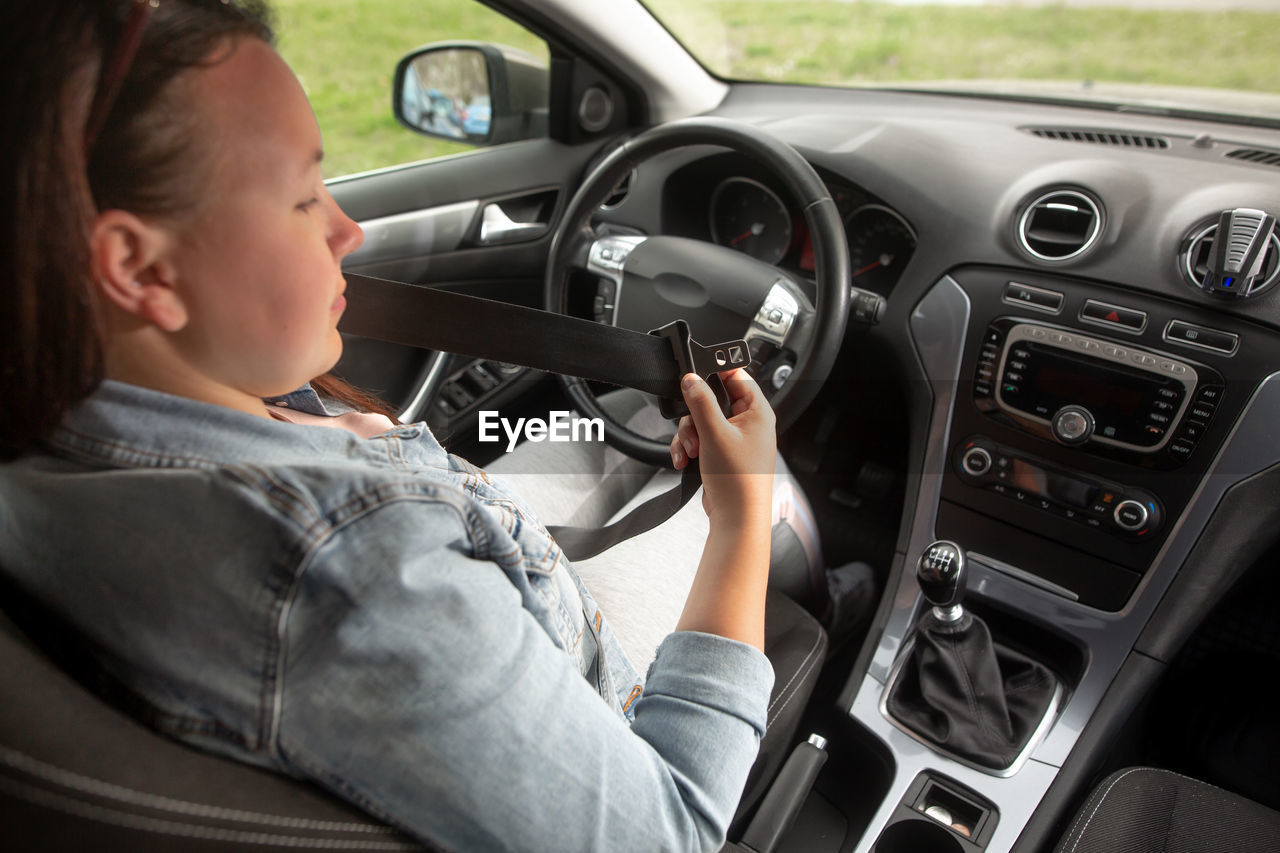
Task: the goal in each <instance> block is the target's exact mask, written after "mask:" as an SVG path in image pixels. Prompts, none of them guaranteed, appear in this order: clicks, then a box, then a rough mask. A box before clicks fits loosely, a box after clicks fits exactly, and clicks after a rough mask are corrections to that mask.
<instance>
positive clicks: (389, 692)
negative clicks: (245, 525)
mask: <svg viewBox="0 0 1280 853" xmlns="http://www.w3.org/2000/svg"><path fill="white" fill-rule="evenodd" d="M374 513H375V514H377V515H378V516H379V517H378V518H377V519H376V523H375V524H372V525H369V532H370V533H372V532H374V531H376V533H377V535H376V536H373V535H367V536H362V535H360V531H359V530H358V529H348V530H346V531H344V532H343V535H335V536H334V537H332V538H331V539H330V541H329V542H327V543H326V544H324V545H323V546H322V547H321V548H319V549H318V550H317V551H316V552H315V554H314V557H313V558H312V560H311V562H310V563H309V564H308V565H307V566H305V567H304V571H303V573H302V575H301V577H300V580H299V582H298V585H297V587H296V589H295V592H294V595H293V599H292V601H291V602H290V604H289V607H288V610H287V616H286V617H285V618H286V620H287V621H286V623H285V625H284V629H285V630H284V639H285V650H284V653H283V657H282V660H281V672H280V678H279V681H278V691H279V695H278V696H277V701H276V708H277V719H276V721H275V738H276V749H277V750H278V757H279V760H280V761H281V762H282V763H283V764H284V765H285V766H286V767H288V768H289V769H290V770H292V771H293V772H296V773H298V774H300V775H304V776H308V777H310V778H313V779H315V780H317V781H318V782H320V783H321V784H322V785H325V786H326V787H329V788H330V789H332V790H334V791H335V792H336V793H338V794H339V795H340V796H343V797H345V798H347V799H349V800H351V801H353V802H354V803H356V804H358V805H360V806H361V807H363V808H365V809H366V810H368V811H370V812H371V813H373V814H377V815H380V816H382V817H383V818H385V819H386V820H388V821H390V822H392V823H394V824H396V825H398V826H400V827H402V828H404V829H406V830H408V831H409V832H410V833H412V834H414V835H416V836H418V837H420V838H423V839H426V840H429V841H431V842H434V843H436V844H440V845H443V846H446V847H451V848H457V849H462V850H490V849H520V850H554V851H571V850H606V849H609V850H714V849H718V848H719V846H720V845H721V844H722V842H723V840H724V834H725V831H726V829H727V827H728V823H729V821H730V819H731V818H732V816H733V812H734V808H735V806H736V804H737V800H738V798H739V796H740V795H741V791H742V787H743V784H744V782H745V779H746V775H747V771H748V770H749V769H750V765H751V763H752V761H753V760H754V758H755V755H756V750H757V748H758V744H759V738H760V736H761V734H762V733H763V730H764V726H765V720H766V709H765V704H766V702H767V697H768V693H769V688H770V686H771V684H772V680H773V672H772V669H771V668H770V666H769V663H768V661H767V659H765V657H764V656H763V655H762V654H761V653H760V652H759V651H757V650H756V649H753V648H751V647H749V646H746V645H743V644H741V643H737V642H734V641H731V640H727V639H724V638H721V637H716V636H711V635H706V634H698V633H693V632H683V633H677V634H673V635H671V636H670V637H668V638H667V640H666V641H665V642H664V643H663V644H662V646H661V647H660V648H659V651H658V656H657V659H656V660H655V662H654V664H653V666H652V668H651V670H650V673H649V678H648V681H647V684H646V687H645V690H644V693H643V695H642V696H641V698H640V699H639V700H638V701H637V702H636V704H635V713H634V723H632V724H631V725H628V723H627V721H626V720H625V719H624V718H623V717H621V716H620V715H619V714H618V713H617V712H616V711H614V710H613V709H611V708H610V707H609V706H608V705H607V704H606V703H605V702H604V701H602V699H601V697H600V695H599V694H598V693H597V692H596V690H595V689H594V688H593V687H592V686H591V685H590V684H589V683H588V681H587V680H586V679H584V678H583V676H582V674H581V673H580V672H579V670H578V669H577V668H576V667H575V666H574V665H573V662H572V661H571V659H570V657H569V656H568V655H566V654H565V653H564V652H563V651H562V650H560V649H558V648H556V647H555V646H554V645H553V643H552V642H551V641H550V639H549V638H548V636H547V634H546V632H545V631H544V630H543V629H542V628H541V627H540V626H539V625H538V623H537V622H536V621H535V620H534V619H533V618H532V617H531V616H530V614H529V613H528V612H527V611H526V610H525V609H524V608H523V607H522V603H521V599H520V594H519V593H518V592H517V591H516V590H515V588H514V587H513V586H512V584H511V583H510V582H509V580H508V578H507V577H506V576H505V575H504V574H503V573H502V571H501V570H500V568H499V567H497V566H496V565H495V564H493V563H491V562H487V561H483V560H477V559H475V558H473V557H471V556H468V554H469V553H470V550H469V548H468V543H467V541H466V537H467V532H466V528H465V526H463V525H458V526H457V528H456V530H455V531H454V532H452V533H450V532H446V531H445V530H444V529H443V526H441V525H433V526H432V527H431V528H430V529H429V530H424V529H423V526H422V525H421V524H420V518H418V519H415V515H414V512H413V507H412V505H409V504H406V503H389V504H384V505H382V506H380V507H379V508H378V509H376V510H374Z"/></svg>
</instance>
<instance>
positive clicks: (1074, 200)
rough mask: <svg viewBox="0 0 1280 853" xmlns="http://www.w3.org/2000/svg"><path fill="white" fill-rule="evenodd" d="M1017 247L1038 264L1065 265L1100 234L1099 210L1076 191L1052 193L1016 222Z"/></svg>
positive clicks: (1092, 201) (1035, 201) (1100, 211)
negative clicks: (1056, 262)
mask: <svg viewBox="0 0 1280 853" xmlns="http://www.w3.org/2000/svg"><path fill="white" fill-rule="evenodd" d="M1017 233H1018V243H1019V245H1021V246H1022V248H1023V249H1024V250H1026V251H1027V252H1028V253H1029V254H1030V255H1031V256H1032V257H1035V258H1039V259H1040V260H1042V261H1067V260H1071V259H1072V258H1077V257H1079V256H1080V255H1082V254H1084V253H1085V252H1086V251H1088V249H1089V248H1090V247H1091V246H1092V245H1093V244H1094V243H1095V242H1096V241H1097V239H1098V235H1100V234H1101V233H1102V209H1101V207H1100V206H1099V205H1098V203H1097V202H1096V201H1094V200H1093V199H1092V198H1090V197H1089V196H1087V195H1085V194H1084V193H1082V192H1078V191H1076V190H1053V191H1052V192H1047V193H1045V194H1044V195H1042V196H1040V197H1038V198H1037V199H1035V200H1034V201H1033V202H1031V203H1030V204H1029V205H1027V208H1026V210H1024V211H1023V213H1022V216H1021V217H1020V218H1019V219H1018V232H1017Z"/></svg>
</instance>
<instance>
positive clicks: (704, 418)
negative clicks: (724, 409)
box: [680, 373, 723, 427]
mask: <svg viewBox="0 0 1280 853" xmlns="http://www.w3.org/2000/svg"><path fill="white" fill-rule="evenodd" d="M680 391H681V393H683V394H684V402H685V404H686V405H687V406H688V407H689V414H690V415H692V416H693V422H694V423H695V424H696V425H698V426H699V427H701V426H704V425H705V426H710V425H711V424H712V423H713V422H714V421H713V420H710V419H712V418H714V417H715V416H716V415H718V414H719V413H720V404H719V403H717V402H716V395H715V393H714V392H713V391H712V390H711V386H710V385H708V384H707V383H706V382H705V381H703V379H702V378H701V377H700V376H698V374H696V373H686V374H685V375H684V376H683V377H682V378H681V379H680ZM721 417H723V415H721Z"/></svg>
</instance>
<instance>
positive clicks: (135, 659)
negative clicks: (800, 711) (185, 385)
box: [0, 381, 773, 851]
mask: <svg viewBox="0 0 1280 853" xmlns="http://www.w3.org/2000/svg"><path fill="white" fill-rule="evenodd" d="M289 400H290V403H291V404H292V405H302V406H304V407H311V408H313V409H315V410H316V411H317V412H319V411H323V410H322V409H319V408H317V407H318V406H319V405H320V404H319V400H318V398H315V396H314V394H313V393H312V392H310V391H309V389H308V390H306V391H304V392H303V393H301V394H297V395H293V396H291V397H290V398H289ZM654 557H655V559H658V558H659V555H654ZM0 564H3V565H4V567H5V570H6V571H7V572H8V573H9V574H11V575H13V576H14V578H15V579H16V580H17V581H18V583H20V584H21V585H22V586H24V587H25V588H26V589H27V590H28V591H29V592H31V593H32V594H33V595H35V596H36V597H37V598H38V599H40V600H42V601H43V602H45V603H47V604H48V605H49V606H50V607H51V608H53V609H54V610H55V611H56V612H57V613H58V614H59V615H60V616H62V617H64V618H65V619H67V620H69V621H70V622H72V623H73V624H75V625H77V626H78V627H79V628H80V629H81V630H82V632H83V634H84V636H85V639H86V640H87V642H88V644H89V645H90V646H91V647H92V648H93V649H94V650H95V653H96V654H97V655H98V657H99V658H100V665H101V666H102V667H103V668H104V669H105V670H106V671H107V673H108V674H109V675H110V676H111V677H112V678H113V679H114V680H116V681H118V682H122V683H123V684H125V685H126V686H127V687H128V689H129V690H130V691H131V692H132V693H133V694H135V695H136V696H138V697H140V698H141V699H142V700H143V701H144V702H145V704H146V706H147V707H148V708H149V709H150V710H151V711H152V713H151V714H150V716H151V718H152V719H151V722H152V723H153V724H154V725H157V726H158V727H160V728H161V729H162V730H164V731H166V732H167V733H169V734H171V735H173V736H175V737H178V738H180V739H182V740H184V741H187V742H189V743H192V744H194V745H197V746H199V747H202V748H205V749H209V750H213V751H216V752H219V753H223V754H226V755H230V756H233V757H235V758H238V759H241V760H243V761H247V762H251V763H254V764H258V765H262V766H266V767H269V768H273V769H275V770H277V771H280V772H284V773H288V774H292V775H295V776H300V777H305V778H308V779H311V780H314V781H315V782H317V783H319V784H320V785H322V786H324V787H326V788H328V789H330V790H332V791H334V792H335V793H337V794H338V795H339V796H341V797H344V798H346V799H348V800H350V801H352V802H353V803H355V804H356V805H358V806H360V807H361V808H363V809H364V810H366V811H368V812H370V813H371V814H374V815H376V816H379V817H381V818H382V819H384V820H387V821H389V822H391V823H393V824H395V825H398V826H400V827H402V828H404V829H405V830H407V831H408V832H410V833H411V834H414V835H417V836H419V837H421V838H423V839H427V840H429V841H431V842H433V843H435V844H439V845H443V846H446V847H454V848H458V849H463V850H481V849H508V848H509V849H528V850H557V851H568V850H605V849H617V850H623V849H625V850H644V849H654V850H659V849H661V850H677V849H678V850H684V849H715V848H717V847H718V846H719V844H720V843H721V841H722V840H723V838H724V833H725V830H726V828H727V826H728V822H729V820H730V818H731V817H732V815H733V811H734V807H735V806H736V803H737V799H738V797H739V796H740V794H741V790H742V786H743V783H744V781H745V779H746V774H747V771H748V769H749V768H750V765H751V762H752V760H753V759H754V757H755V754H756V749H757V746H758V743H759V738H760V736H761V735H762V733H763V730H764V726H765V719H766V716H765V712H766V705H767V702H768V696H769V689H770V687H771V685H772V680H773V672H772V670H771V668H770V666H769V663H768V661H767V659H766V658H765V657H764V656H763V655H762V654H761V653H760V652H758V651H757V650H755V649H753V648H751V647H749V646H746V645H744V644H741V643H737V642H734V641H731V640H727V639H725V638H722V637H716V636H712V635H708V634H700V633H696V632H678V633H675V634H672V635H671V636H669V637H668V638H667V639H666V640H665V641H664V643H663V644H662V645H661V647H660V648H659V650H658V654H657V658H656V660H655V661H654V663H653V665H652V666H651V668H650V670H649V673H648V675H647V678H646V679H645V680H643V681H642V680H641V679H640V678H639V676H638V675H637V673H636V672H635V671H634V669H633V668H632V667H631V665H630V664H629V663H628V662H627V660H626V658H625V656H624V655H623V654H622V652H621V649H620V648H619V646H618V644H617V641H616V639H615V638H614V636H613V635H612V633H611V632H610V630H609V626H608V622H607V621H606V620H604V618H603V617H602V615H601V614H600V613H599V611H598V610H597V609H596V606H595V603H594V602H593V600H592V598H591V595H590V593H589V592H588V591H587V590H586V589H585V588H584V587H583V586H582V584H581V583H580V582H579V581H578V579H577V576H576V575H575V573H574V572H573V570H572V567H571V566H570V565H569V564H568V562H567V561H566V559H565V558H564V556H563V555H562V554H561V553H560V550H559V548H558V547H557V546H556V544H555V542H554V541H553V540H552V539H551V538H550V536H549V535H548V534H547V532H546V530H545V528H544V527H543V526H542V525H541V524H540V523H539V522H538V521H537V520H536V519H535V518H534V517H533V515H532V513H531V512H530V511H529V510H528V509H527V507H526V505H525V504H524V503H523V502H522V501H521V500H520V498H518V497H517V496H516V495H515V494H513V493H512V492H511V491H510V490H508V489H506V488H504V487H503V485H502V484H501V483H500V482H495V481H494V479H493V478H491V477H489V476H488V475H487V474H486V473H485V472H484V471H482V470H480V469H479V468H476V467H474V466H472V465H470V464H469V463H467V462H465V461H464V460H462V459H459V458H458V457H456V456H452V455H450V454H448V453H446V452H445V451H444V449H443V448H441V446H440V445H439V443H437V442H436V440H435V438H434V437H433V436H432V435H431V432H430V431H429V430H428V429H427V428H426V426H425V425H423V424H411V425H406V426H401V427H397V428H395V429H392V430H390V431H388V432H387V433H385V434H383V435H381V436H378V437H376V438H372V439H361V438H358V437H357V436H355V435H354V434H351V433H349V432H347V431H345V430H341V429H329V428H326V427H322V426H301V425H295V424H288V423H280V422H276V421H272V420H268V419H265V418H256V417H253V416H251V415H247V414H244V413H241V412H237V411H233V410H231V409H226V408H222V407H219V406H212V405H207V404H203V403H198V402H194V401H191V400H187V399H183V398H178V397H173V396H169V395H166V394H161V393H158V392H154V391H148V390H145V389H141V388H138V387H135V386H130V385H125V384H122V383H118V382H111V381H108V382H106V383H104V384H103V385H102V387H101V388H99V390H98V391H97V392H95V393H94V395H93V396H91V397H90V398H89V399H88V400H87V401H86V402H85V403H83V404H82V405H81V406H79V407H78V408H77V409H76V410H75V411H73V412H72V413H71V415H70V416H69V417H68V418H67V420H66V421H65V422H64V424H63V426H62V427H61V428H60V429H59V431H58V432H57V433H56V434H55V436H54V437H53V438H52V440H51V441H50V442H49V443H48V444H47V446H46V449H45V450H44V452H41V453H35V454H30V455H28V456H25V457H23V458H22V459H20V460H18V461H16V462H13V463H10V464H8V465H4V466H0Z"/></svg>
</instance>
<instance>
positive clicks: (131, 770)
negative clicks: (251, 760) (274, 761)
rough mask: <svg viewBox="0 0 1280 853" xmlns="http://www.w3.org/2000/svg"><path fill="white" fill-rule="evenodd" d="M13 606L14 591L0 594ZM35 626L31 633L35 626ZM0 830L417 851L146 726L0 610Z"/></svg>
mask: <svg viewBox="0 0 1280 853" xmlns="http://www.w3.org/2000/svg"><path fill="white" fill-rule="evenodd" d="M0 601H2V603H3V605H4V608H5V609H6V610H9V611H10V612H14V613H15V615H17V616H18V618H19V620H20V621H22V622H23V623H24V624H28V619H27V614H26V612H25V610H24V612H23V613H21V614H17V613H16V611H15V610H14V608H15V606H18V607H20V606H22V604H23V602H22V601H21V599H20V598H19V599H16V603H15V597H14V596H13V595H9V594H5V595H3V598H2V599H0ZM35 633H37V634H39V633H40V632H39V631H37V632H35ZM0 827H3V833H4V841H3V846H4V847H5V849H8V850H40V851H54V853H56V851H64V850H65V851H73V850H74V851H80V850H85V849H93V850H106V851H115V850H119V851H130V853H148V851H160V850H166V851H170V850H183V851H209V853H213V852H214V851H217V853H227V852H229V851H257V853H262V851H269V850H272V849H284V848H287V849H289V850H294V851H297V850H326V851H346V850H350V851H356V850H360V851H379V850H386V851H395V850H400V851H409V850H421V849H423V848H422V847H421V846H420V845H419V844H417V843H416V842H413V841H411V840H409V839H407V838H406V837H404V836H403V835H401V834H399V833H398V832H396V831H395V830H393V829H390V828H388V827H387V826H385V825H383V824H381V823H378V822H376V821H373V820H371V819H370V818H368V817H367V816H366V815H364V814H362V813H361V812H359V811H357V810H355V809H354V808H352V807H351V806H349V805H347V804H346V803H344V802H342V801H340V800H338V799H337V798H335V797H333V796H330V795H329V794H328V793H327V792H325V791H322V790H321V789H319V788H318V787H315V786H313V785H311V784H309V783H307V782H303V781H298V780H294V779H290V778H288V777H285V776H280V775H277V774H273V773H270V772H267V771H264V770H260V769H258V768H255V767H250V766H248V765H245V764H241V763H238V762H235V761H232V760H230V759H225V758H221V757H218V756H214V755H208V754H205V753H202V752H198V751H196V750H194V749H191V748H189V747H186V746H184V745H182V744H179V743H177V742H175V741H172V740H169V739H168V738H165V737H163V736H161V735H158V734H156V733H155V732H152V731H151V730H150V729H147V728H145V727H144V726H142V725H140V724H138V723H136V722H134V721H133V720H132V719H131V718H129V717H127V716H125V715H124V714H122V713H120V712H119V711H117V710H116V709H115V708H113V707H112V706H110V705H108V704H106V703H105V702H103V701H102V700H100V699H99V698H98V697H97V696H95V695H94V694H93V693H91V692H90V691H89V690H87V689H85V688H84V687H82V686H81V684H80V683H79V682H77V681H76V680H75V679H73V678H71V677H70V676H69V675H68V674H67V673H66V672H65V671H63V670H62V669H61V668H59V667H58V666H57V665H56V664H55V663H54V662H53V660H51V659H50V657H49V656H48V655H46V654H45V653H44V652H42V651H41V649H40V648H38V647H37V646H36V645H35V643H34V642H32V640H31V638H30V637H28V635H27V634H25V633H24V632H23V631H22V630H20V629H19V628H18V627H17V625H16V624H15V623H14V621H13V620H11V619H10V618H8V617H7V616H6V615H5V614H4V613H3V612H0Z"/></svg>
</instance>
